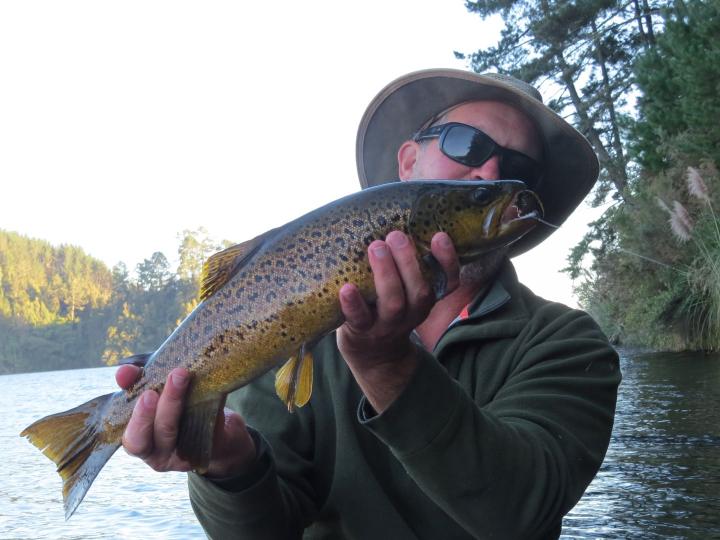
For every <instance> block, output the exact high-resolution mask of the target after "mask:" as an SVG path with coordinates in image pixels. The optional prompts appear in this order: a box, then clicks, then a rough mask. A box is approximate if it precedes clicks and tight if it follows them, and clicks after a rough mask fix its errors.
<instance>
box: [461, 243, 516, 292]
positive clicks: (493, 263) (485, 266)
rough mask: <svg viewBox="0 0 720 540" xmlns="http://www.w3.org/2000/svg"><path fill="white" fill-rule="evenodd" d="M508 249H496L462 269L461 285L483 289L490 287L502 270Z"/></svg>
mask: <svg viewBox="0 0 720 540" xmlns="http://www.w3.org/2000/svg"><path fill="white" fill-rule="evenodd" d="M506 255H507V249H496V250H493V251H491V252H489V253H487V254H486V255H485V256H484V257H483V258H481V259H478V260H477V261H473V262H471V263H468V264H464V265H463V266H461V267H460V285H461V286H469V287H472V288H478V289H479V288H482V287H485V286H486V285H488V284H489V283H490V282H491V281H492V279H493V278H494V277H495V275H496V274H497V272H498V270H499V269H500V265H501V264H502V262H503V260H504V259H505V256H506Z"/></svg>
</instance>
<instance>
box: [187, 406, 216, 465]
mask: <svg viewBox="0 0 720 540" xmlns="http://www.w3.org/2000/svg"><path fill="white" fill-rule="evenodd" d="M188 401H190V402H192V400H191V397H189V399H188ZM221 405H222V397H218V398H216V399H210V400H206V401H200V402H197V403H193V404H192V405H189V406H188V407H187V408H186V409H185V411H184V413H183V415H182V418H181V419H180V428H179V430H178V438H177V455H178V456H179V457H180V458H181V459H184V460H186V461H189V462H190V464H191V465H192V466H193V469H194V470H195V471H196V472H198V473H204V472H205V471H207V467H208V465H209V463H210V455H211V453H212V445H213V435H214V433H215V422H216V421H217V417H218V410H219V409H220V406H221Z"/></svg>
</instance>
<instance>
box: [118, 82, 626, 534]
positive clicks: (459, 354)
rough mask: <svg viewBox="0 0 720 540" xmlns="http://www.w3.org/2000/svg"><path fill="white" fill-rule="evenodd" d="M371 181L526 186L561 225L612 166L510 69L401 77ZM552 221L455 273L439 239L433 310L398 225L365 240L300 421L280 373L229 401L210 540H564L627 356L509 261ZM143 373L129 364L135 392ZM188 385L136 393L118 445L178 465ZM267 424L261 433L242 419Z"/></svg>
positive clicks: (126, 374)
mask: <svg viewBox="0 0 720 540" xmlns="http://www.w3.org/2000/svg"><path fill="white" fill-rule="evenodd" d="M357 155H358V170H359V175H360V181H361V184H362V185H363V187H368V186H370V185H375V184H379V183H383V182H386V181H392V180H393V179H396V178H398V177H399V179H400V180H408V179H448V178H450V179H474V180H479V179H485V180H494V179H503V178H512V179H520V180H524V181H525V182H526V183H528V185H529V186H530V187H531V188H533V189H534V190H536V191H537V193H538V194H539V195H540V198H541V200H542V201H543V202H544V204H545V207H546V219H547V220H548V221H550V222H552V223H555V224H560V223H561V222H562V221H564V220H565V218H566V217H567V216H568V215H569V214H570V213H571V212H572V210H573V209H574V208H575V207H576V206H577V204H579V202H580V201H581V200H582V199H583V197H584V196H585V195H586V194H587V193H588V191H589V190H590V189H591V187H592V185H593V183H594V182H595V179H596V177H597V173H598V166H597V160H596V158H595V156H594V154H593V153H592V151H591V149H590V147H589V145H588V143H587V142H586V141H585V140H584V139H583V138H582V137H581V136H580V134H578V133H577V132H576V131H575V130H574V129H573V128H572V127H571V126H569V125H568V124H567V123H566V122H564V121H563V120H562V119H561V118H559V117H558V116H557V115H555V114H554V113H553V112H551V111H550V110H549V109H547V108H546V107H545V106H544V105H542V103H541V99H540V96H539V94H538V93H537V91H536V90H535V89H533V88H532V87H530V86H529V85H526V84H524V83H522V82H520V81H517V80H515V79H512V78H508V77H502V76H497V75H476V74H474V73H467V72H463V71H456V70H428V71H422V72H417V73H411V74H409V75H406V76H404V77H402V78H400V79H398V80H396V81H394V82H393V83H391V84H390V85H389V86H388V87H386V88H385V89H384V90H383V91H381V93H380V94H379V95H378V96H377V97H376V98H375V99H374V100H373V102H372V103H371V104H370V106H369V108H368V110H367V112H366V114H365V116H364V117H363V119H362V122H361V125H360V129H359V133H358V145H357ZM550 232H552V229H550V228H547V227H542V226H540V227H538V228H536V229H535V230H533V231H532V232H531V233H529V234H528V235H526V236H525V237H523V238H522V239H521V240H520V241H518V242H516V243H514V244H513V245H511V246H510V247H509V248H504V249H502V250H498V251H497V252H495V253H491V254H489V255H488V256H487V257H486V258H485V259H484V260H483V261H481V262H479V263H476V264H473V265H469V266H464V267H463V268H462V269H461V268H459V265H458V261H457V257H456V256H455V252H454V250H453V247H452V241H451V239H450V238H448V236H447V235H446V234H444V233H438V234H436V235H435V237H434V238H433V243H432V251H433V254H434V255H435V257H436V258H437V259H438V261H439V262H440V264H441V265H442V266H443V268H444V270H445V272H446V274H447V276H448V282H449V291H450V292H449V294H448V295H447V296H446V297H444V298H443V299H442V300H440V301H437V302H435V301H434V298H433V296H432V292H431V288H430V286H429V285H428V284H427V283H426V282H425V281H424V279H423V277H422V275H421V272H420V268H419V266H418V262H417V260H416V258H415V249H414V247H413V245H412V243H411V242H409V241H408V238H407V237H406V236H405V235H404V234H402V233H401V232H399V231H396V232H392V233H391V234H389V235H388V236H387V238H386V239H385V241H375V242H373V243H372V244H371V245H370V246H369V248H368V257H369V261H370V265H371V267H372V270H373V274H374V279H375V285H376V289H377V291H378V300H377V303H376V304H375V305H373V306H370V305H367V304H366V303H365V302H364V301H363V299H362V297H361V296H360V295H359V293H358V290H357V288H355V287H354V286H353V285H351V284H348V285H346V286H345V287H343V289H341V291H340V303H341V306H342V310H343V313H344V315H345V318H346V322H345V324H343V326H342V327H341V328H339V329H338V331H337V332H336V333H335V334H332V335H330V336H327V337H325V338H324V339H323V340H321V342H320V343H319V344H318V345H317V346H316V347H315V350H314V355H315V359H316V362H315V366H316V372H315V377H314V392H313V397H312V399H311V402H310V403H309V404H308V405H307V406H306V407H304V408H302V409H300V410H298V411H297V412H296V413H295V414H293V415H291V414H288V413H287V411H286V410H285V407H284V405H283V404H282V403H281V402H280V400H278V399H277V398H276V397H275V395H274V388H273V380H272V376H271V375H268V376H265V377H262V378H261V379H259V380H258V381H256V382H255V383H253V384H251V385H249V386H247V387H245V388H243V389H241V390H240V391H238V392H236V393H235V394H233V395H231V396H230V398H229V400H228V402H229V404H231V405H232V406H233V408H234V409H236V410H237V411H239V412H240V414H237V413H234V412H232V411H230V410H228V409H226V410H225V411H224V413H222V414H223V415H224V416H223V418H224V422H218V425H219V426H220V427H219V428H218V429H217V430H216V436H215V446H214V453H213V457H212V462H211V465H210V468H209V470H208V471H207V472H206V474H205V475H204V476H200V475H198V474H195V473H191V474H190V475H189V485H190V496H191V501H192V504H193V508H194V509H195V512H196V514H197V516H198V519H199V520H200V523H201V524H202V525H203V527H204V528H205V530H206V531H207V532H208V534H209V535H210V536H211V537H213V538H234V537H238V538H300V537H301V536H302V537H304V538H345V537H347V538H393V539H402V538H443V539H444V538H473V537H474V538H501V539H510V538H523V539H524V538H557V536H558V535H559V533H560V527H561V520H562V517H563V516H564V515H565V513H567V512H568V511H569V510H570V509H571V508H572V507H573V506H574V505H575V503H576V502H577V501H578V500H579V498H580V496H581V495H582V493H583V491H584V490H585V488H586V487H587V485H588V484H589V482H590V481H591V480H592V478H593V477H594V475H595V473H596V472H597V470H598V468H599V466H600V464H601V462H602V459H603V457H604V454H605V451H606V449H607V445H608V441H609V437H610V431H611V428H612V422H613V415H614V409H615V399H616V390H617V385H618V384H619V381H620V373H619V370H618V363H617V356H616V354H615V352H614V351H613V349H612V348H611V347H610V345H609V344H608V342H607V340H606V338H605V337H604V336H603V335H602V333H601V332H600V330H599V329H598V328H597V326H596V325H595V323H594V322H593V321H592V320H591V319H590V317H588V316H587V315H586V314H585V313H583V312H580V311H576V310H571V309H569V308H567V307H565V306H562V305H560V304H556V303H552V302H548V301H546V300H543V299H540V298H538V297H536V296H534V295H533V294H532V293H531V292H530V291H529V290H528V289H526V288H524V287H523V286H522V285H520V284H519V283H518V282H517V278H516V276H515V273H514V271H513V269H512V265H511V264H510V262H509V260H508V258H507V257H508V256H512V255H516V254H518V253H521V252H523V251H526V250H527V249H530V248H531V247H533V246H534V245H536V244H538V243H539V242H541V241H542V240H543V239H544V238H545V237H546V236H547V235H548V234H550ZM136 376H137V371H136V368H133V367H132V366H126V367H124V368H121V370H119V371H118V375H117V378H118V383H119V384H120V385H121V386H122V387H127V386H128V385H129V384H131V382H132V381H133V380H134V379H135V377H136ZM187 383H188V374H187V372H186V371H184V370H182V369H178V370H175V371H174V372H173V373H171V374H170V377H169V378H168V383H167V385H166V387H165V389H164V390H163V393H162V396H161V397H158V396H157V395H156V394H155V393H153V392H148V393H146V394H145V395H144V396H143V399H141V400H139V402H138V405H137V406H136V409H135V412H134V414H133V418H132V420H131V422H130V423H129V425H128V427H127V430H126V432H125V436H124V439H123V444H124V446H125V448H126V450H127V451H128V452H129V453H131V454H134V455H137V456H139V457H141V458H142V459H144V460H145V461H146V462H147V463H148V464H149V465H150V466H151V467H153V468H154V469H156V470H179V471H188V470H190V466H189V464H187V463H184V462H182V461H181V460H179V459H178V458H177V456H176V455H175V454H174V445H175V436H176V432H177V424H178V419H179V417H180V414H181V410H182V397H183V392H184V390H185V389H186V387H187ZM245 422H247V425H248V426H252V428H246V423H245Z"/></svg>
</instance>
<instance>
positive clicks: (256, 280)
mask: <svg viewBox="0 0 720 540" xmlns="http://www.w3.org/2000/svg"><path fill="white" fill-rule="evenodd" d="M262 280H263V277H262V276H261V275H260V274H255V283H260V282H261V281H262Z"/></svg>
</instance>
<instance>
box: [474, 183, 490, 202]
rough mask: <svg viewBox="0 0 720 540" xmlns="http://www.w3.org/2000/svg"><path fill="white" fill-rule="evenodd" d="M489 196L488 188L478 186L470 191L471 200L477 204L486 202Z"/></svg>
mask: <svg viewBox="0 0 720 540" xmlns="http://www.w3.org/2000/svg"><path fill="white" fill-rule="evenodd" d="M491 198H492V192H491V191H490V190H489V189H488V188H484V187H479V188H477V189H475V190H474V191H473V192H472V200H473V201H474V202H476V203H479V204H484V203H487V202H489V201H490V199H491Z"/></svg>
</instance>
